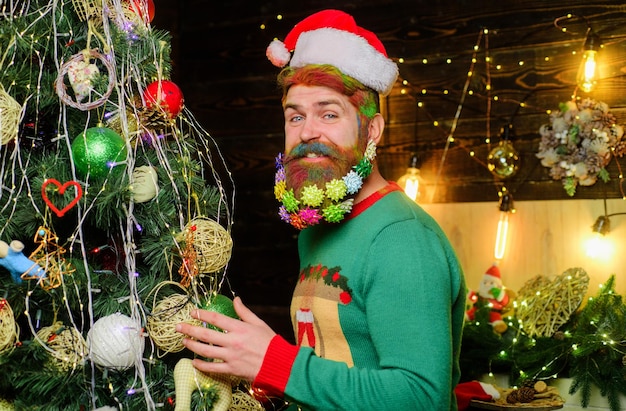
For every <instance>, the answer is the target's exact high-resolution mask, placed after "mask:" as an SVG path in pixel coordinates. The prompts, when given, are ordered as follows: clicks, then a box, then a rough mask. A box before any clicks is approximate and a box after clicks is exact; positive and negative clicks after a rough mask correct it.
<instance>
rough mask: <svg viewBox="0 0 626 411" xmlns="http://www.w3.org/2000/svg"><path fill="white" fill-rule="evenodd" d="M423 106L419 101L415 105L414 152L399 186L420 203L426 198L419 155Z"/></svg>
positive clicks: (399, 180) (399, 181)
mask: <svg viewBox="0 0 626 411" xmlns="http://www.w3.org/2000/svg"><path fill="white" fill-rule="evenodd" d="M421 106H422V102H421V101H418V102H417V104H416V105H415V128H414V133H413V139H414V141H413V144H414V150H416V151H414V152H412V153H411V158H410V159H409V165H408V167H407V169H406V173H404V175H403V176H402V177H400V178H399V179H398V181H397V182H398V185H399V186H400V187H402V189H403V190H404V192H405V193H406V195H407V196H409V198H410V199H411V200H413V201H416V202H419V201H420V199H422V198H424V196H423V194H424V188H425V187H424V181H423V180H422V176H421V175H420V166H421V165H422V164H421V159H420V156H419V154H417V150H418V147H417V125H418V114H419V108H420V107H421Z"/></svg>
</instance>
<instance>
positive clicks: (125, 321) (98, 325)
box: [87, 313, 145, 370]
mask: <svg viewBox="0 0 626 411" xmlns="http://www.w3.org/2000/svg"><path fill="white" fill-rule="evenodd" d="M144 344H145V341H144V336H143V332H142V330H141V328H140V327H139V325H138V324H137V323H136V322H135V321H133V320H132V319H131V318H130V317H128V316H125V315H123V314H121V313H115V314H111V315H108V316H106V317H102V318H100V319H99V320H98V321H96V322H95V323H94V325H93V327H92V328H91V330H89V332H88V333H87V346H88V348H89V355H90V357H91V359H92V360H93V362H95V363H96V364H98V365H100V366H102V367H105V368H112V369H118V370H124V369H127V368H130V367H132V366H133V365H134V364H135V362H136V361H137V360H138V359H139V358H141V356H142V355H143V350H144Z"/></svg>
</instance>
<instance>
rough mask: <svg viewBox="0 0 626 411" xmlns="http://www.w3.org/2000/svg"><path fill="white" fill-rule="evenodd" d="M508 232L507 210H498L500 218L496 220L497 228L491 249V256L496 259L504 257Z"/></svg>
mask: <svg viewBox="0 0 626 411" xmlns="http://www.w3.org/2000/svg"><path fill="white" fill-rule="evenodd" d="M508 232H509V212H508V211H500V219H499V220H498V229H497V231H496V244H495V247H494V249H493V256H494V257H495V259H496V260H501V259H502V257H504V250H506V238H507V234H508Z"/></svg>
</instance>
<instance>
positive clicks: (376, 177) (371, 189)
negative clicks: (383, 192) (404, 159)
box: [354, 167, 388, 204]
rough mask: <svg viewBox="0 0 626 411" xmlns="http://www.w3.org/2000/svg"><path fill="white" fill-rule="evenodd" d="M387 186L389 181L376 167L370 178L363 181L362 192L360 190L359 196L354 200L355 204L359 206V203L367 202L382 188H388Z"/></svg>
mask: <svg viewBox="0 0 626 411" xmlns="http://www.w3.org/2000/svg"><path fill="white" fill-rule="evenodd" d="M387 184H388V181H387V180H386V179H385V178H384V177H383V176H382V175H381V174H380V172H379V171H378V167H374V169H373V170H372V174H370V176H369V177H368V178H367V179H366V180H365V181H363V187H361V190H359V192H358V194H357V195H356V197H355V198H354V204H358V203H359V202H361V201H363V200H365V199H366V198H367V197H369V196H370V195H372V194H374V193H375V192H377V191H378V190H380V189H381V188H384V187H386V186H387Z"/></svg>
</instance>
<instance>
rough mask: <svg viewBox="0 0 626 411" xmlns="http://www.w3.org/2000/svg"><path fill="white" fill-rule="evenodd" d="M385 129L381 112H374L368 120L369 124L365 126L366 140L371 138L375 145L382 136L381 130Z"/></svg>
mask: <svg viewBox="0 0 626 411" xmlns="http://www.w3.org/2000/svg"><path fill="white" fill-rule="evenodd" d="M384 129H385V119H383V116H382V114H380V113H376V114H375V115H374V117H373V118H372V119H371V120H370V123H369V126H368V127H367V137H368V140H373V141H374V143H376V145H378V144H379V143H380V139H381V138H382V136H383V130H384Z"/></svg>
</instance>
